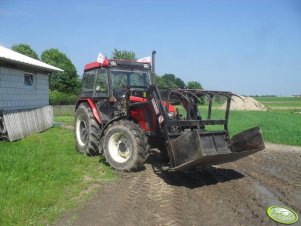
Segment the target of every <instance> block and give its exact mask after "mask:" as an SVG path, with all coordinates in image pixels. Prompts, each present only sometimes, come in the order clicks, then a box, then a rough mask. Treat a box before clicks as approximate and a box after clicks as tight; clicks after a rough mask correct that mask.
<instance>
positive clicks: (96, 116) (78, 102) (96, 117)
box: [75, 98, 101, 124]
mask: <svg viewBox="0 0 301 226" xmlns="http://www.w3.org/2000/svg"><path fill="white" fill-rule="evenodd" d="M83 102H87V103H88V104H89V106H90V108H91V109H92V113H93V116H94V118H95V119H96V121H97V122H98V123H100V124H101V118H100V116H99V113H98V111H97V108H96V106H95V104H94V102H93V100H91V99H90V98H81V99H79V100H78V101H77V103H76V106H75V110H76V109H77V107H78V105H80V104H81V103H83Z"/></svg>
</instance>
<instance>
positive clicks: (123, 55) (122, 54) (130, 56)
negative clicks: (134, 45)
mask: <svg viewBox="0 0 301 226" xmlns="http://www.w3.org/2000/svg"><path fill="white" fill-rule="evenodd" d="M112 58H113V59H119V60H137V58H136V54H135V53H134V52H132V51H127V50H118V49H114V51H113V52H112Z"/></svg>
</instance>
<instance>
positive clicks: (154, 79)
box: [151, 50, 156, 84]
mask: <svg viewBox="0 0 301 226" xmlns="http://www.w3.org/2000/svg"><path fill="white" fill-rule="evenodd" d="M155 55H156V50H153V52H152V76H151V80H152V84H155V83H156V78H155V76H156V70H155V64H156V63H155Z"/></svg>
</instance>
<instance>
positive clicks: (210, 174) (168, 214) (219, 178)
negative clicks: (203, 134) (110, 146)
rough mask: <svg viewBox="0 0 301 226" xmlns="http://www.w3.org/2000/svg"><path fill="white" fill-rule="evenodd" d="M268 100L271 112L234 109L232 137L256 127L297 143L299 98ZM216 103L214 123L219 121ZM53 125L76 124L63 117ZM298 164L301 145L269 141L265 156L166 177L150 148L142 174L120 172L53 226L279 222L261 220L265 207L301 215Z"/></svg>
mask: <svg viewBox="0 0 301 226" xmlns="http://www.w3.org/2000/svg"><path fill="white" fill-rule="evenodd" d="M265 100H266V101H268V103H270V105H269V104H267V107H268V108H269V109H270V110H269V111H266V112H260V111H232V112H231V114H230V121H229V128H230V133H231V135H234V134H236V133H238V132H240V131H242V130H245V129H247V128H250V127H254V126H260V127H261V128H262V131H263V135H264V138H265V140H266V141H268V142H272V143H282V144H290V145H297V146H301V139H300V134H301V128H300V126H299V125H301V115H300V114H299V113H296V112H297V111H296V110H298V108H299V107H301V104H300V103H299V99H289V100H288V99H286V98H285V99H283V98H274V99H272V100H271V99H265ZM271 102H272V104H271ZM219 106H220V105H217V106H216V107H215V111H214V113H213V118H214V117H215V118H217V117H221V116H223V114H224V112H223V111H221V110H218V109H217V108H218V107H219ZM292 106H293V107H292ZM279 107H281V109H280V110H279ZM200 110H201V111H202V112H204V110H205V109H204V108H203V107H202V106H201V107H200ZM203 116H205V115H203ZM57 120H61V121H65V123H67V124H69V125H71V124H72V123H73V122H72V118H68V117H67V118H66V117H63V116H58V117H57ZM210 129H214V128H210ZM300 161H301V147H294V146H285V145H279V144H278V145H275V144H271V143H266V149H265V150H264V151H261V152H258V153H256V154H254V155H251V156H249V157H246V158H244V159H241V160H239V161H236V162H231V163H226V164H222V165H219V166H213V167H207V168H204V169H198V170H195V171H192V172H166V171H164V170H163V168H164V166H166V163H162V161H161V160H160V157H159V153H158V152H157V151H155V150H154V151H152V152H151V154H150V157H149V159H148V161H147V163H146V165H145V166H146V169H144V170H143V171H141V172H138V173H119V176H120V179H119V181H118V183H111V184H108V185H107V186H104V187H101V188H100V189H99V191H98V193H97V194H95V196H94V198H93V199H91V200H90V201H89V202H88V204H87V205H85V206H83V207H81V208H79V209H77V210H75V211H71V212H69V213H68V214H66V215H64V217H63V218H62V219H60V220H59V221H58V222H57V224H56V226H64V225H66V224H67V223H69V224H72V225H77V226H80V225H87V224H89V225H203V224H206V225H276V223H275V222H273V221H272V220H271V219H269V218H268V217H267V215H266V209H267V208H268V207H269V206H272V205H280V206H288V207H290V208H292V209H294V210H295V211H297V213H298V214H300V211H299V210H300V209H301V199H300V197H301V196H300V194H301V187H300V180H301V174H300V172H301V169H300ZM112 190H113V191H114V196H112V195H111V194H112Z"/></svg>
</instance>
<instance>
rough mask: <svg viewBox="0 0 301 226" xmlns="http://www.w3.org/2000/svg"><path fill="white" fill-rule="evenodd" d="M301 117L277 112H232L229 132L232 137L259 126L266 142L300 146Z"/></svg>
mask: <svg viewBox="0 0 301 226" xmlns="http://www.w3.org/2000/svg"><path fill="white" fill-rule="evenodd" d="M300 125H301V115H300V114H294V113H291V112H279V111H266V112H264V111H232V112H231V113H230V121H229V130H230V134H231V135H234V134H236V133H238V132H240V131H242V130H245V129H247V128H251V127H254V126H259V127H260V128H261V129H262V132H263V136H264V139H265V140H266V141H269V142H272V143H277V144H289V145H298V146H301V136H300V134H301V126H300Z"/></svg>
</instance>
